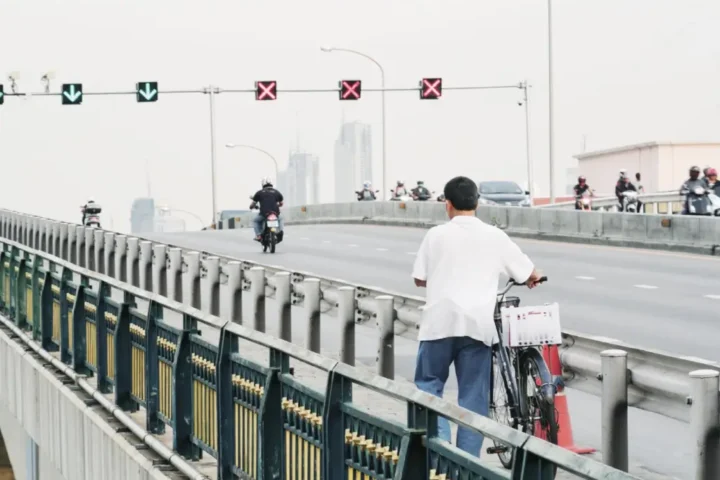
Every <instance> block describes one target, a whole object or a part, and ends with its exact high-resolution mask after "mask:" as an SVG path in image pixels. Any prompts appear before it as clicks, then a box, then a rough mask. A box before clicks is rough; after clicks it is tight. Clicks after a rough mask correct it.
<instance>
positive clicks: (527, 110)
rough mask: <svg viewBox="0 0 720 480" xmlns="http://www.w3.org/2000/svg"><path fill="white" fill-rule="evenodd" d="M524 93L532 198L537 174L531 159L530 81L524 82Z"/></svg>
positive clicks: (526, 153)
mask: <svg viewBox="0 0 720 480" xmlns="http://www.w3.org/2000/svg"><path fill="white" fill-rule="evenodd" d="M523 95H524V103H525V158H526V159H527V176H528V192H530V198H532V196H533V194H534V193H535V175H534V169H533V164H532V160H531V159H530V106H529V105H528V82H527V80H525V82H523Z"/></svg>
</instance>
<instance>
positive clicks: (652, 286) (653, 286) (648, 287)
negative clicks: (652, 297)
mask: <svg viewBox="0 0 720 480" xmlns="http://www.w3.org/2000/svg"><path fill="white" fill-rule="evenodd" d="M633 287H635V288H644V289H645V290H655V289H656V288H658V287H656V286H655V285H633Z"/></svg>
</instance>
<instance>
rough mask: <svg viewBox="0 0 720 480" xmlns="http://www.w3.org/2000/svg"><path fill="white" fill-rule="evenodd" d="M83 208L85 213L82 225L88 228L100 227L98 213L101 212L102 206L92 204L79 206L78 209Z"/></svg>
mask: <svg viewBox="0 0 720 480" xmlns="http://www.w3.org/2000/svg"><path fill="white" fill-rule="evenodd" d="M83 209H85V211H84V212H83V213H84V214H85V224H84V226H85V227H88V228H101V227H100V213H101V212H102V207H101V206H100V205H98V204H94V205H92V206H81V207H80V211H81V212H82V211H83Z"/></svg>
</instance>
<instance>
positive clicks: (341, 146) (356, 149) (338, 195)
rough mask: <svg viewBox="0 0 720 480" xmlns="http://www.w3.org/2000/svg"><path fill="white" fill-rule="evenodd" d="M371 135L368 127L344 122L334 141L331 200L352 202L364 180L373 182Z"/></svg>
mask: <svg viewBox="0 0 720 480" xmlns="http://www.w3.org/2000/svg"><path fill="white" fill-rule="evenodd" d="M372 172H373V170H372V135H371V130H370V125H368V124H366V123H360V122H345V123H343V124H342V126H341V127H340V135H339V136H338V139H337V140H336V141H335V201H336V202H352V201H354V200H356V198H357V197H356V196H355V194H354V193H353V192H355V191H356V190H359V189H360V188H362V183H363V182H364V181H365V180H369V181H371V182H373V184H374V186H375V189H378V187H379V185H375V181H374V180H373V174H372Z"/></svg>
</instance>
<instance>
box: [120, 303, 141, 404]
mask: <svg viewBox="0 0 720 480" xmlns="http://www.w3.org/2000/svg"><path fill="white" fill-rule="evenodd" d="M131 359H132V345H131V344H130V305H129V304H128V303H127V302H123V303H122V304H121V305H120V311H119V312H118V319H117V325H116V326H115V404H116V405H117V406H119V407H120V408H121V409H123V410H125V411H130V412H135V411H137V409H138V404H137V402H135V400H133V399H132V397H131V396H130V392H131V391H132V390H131V388H132V376H131V361H132V360H131Z"/></svg>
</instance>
